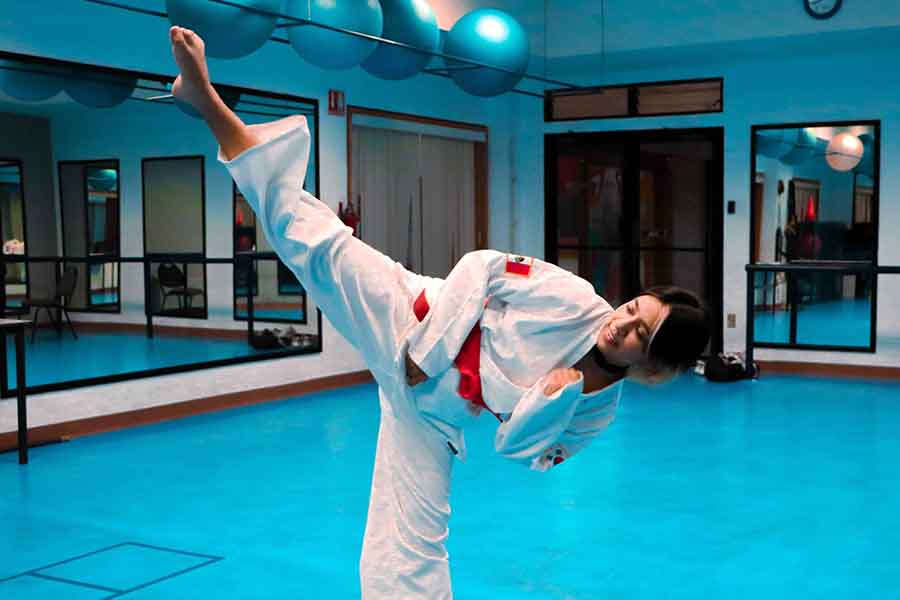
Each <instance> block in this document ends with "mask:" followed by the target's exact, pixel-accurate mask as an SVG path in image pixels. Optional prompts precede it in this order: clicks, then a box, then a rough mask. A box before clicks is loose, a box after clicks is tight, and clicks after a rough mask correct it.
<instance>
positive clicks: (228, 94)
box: [173, 85, 241, 119]
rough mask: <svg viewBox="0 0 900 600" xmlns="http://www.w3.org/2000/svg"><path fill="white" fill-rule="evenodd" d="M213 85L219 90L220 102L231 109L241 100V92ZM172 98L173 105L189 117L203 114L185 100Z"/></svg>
mask: <svg viewBox="0 0 900 600" xmlns="http://www.w3.org/2000/svg"><path fill="white" fill-rule="evenodd" d="M213 87H214V88H216V91H217V92H219V97H220V98H222V102H224V103H225V106H227V107H228V108H230V109H231V110H234V107H235V106H237V104H238V102H240V100H241V93H240V92H238V91H235V90H233V89H231V88H225V87H219V86H217V85H215V86H213ZM173 100H175V106H177V107H178V109H179V110H180V111H181V112H183V113H184V114H186V115H188V116H189V117H194V118H195V119H202V118H203V115H201V114H200V113H198V112H197V111H196V110H194V107H193V106H191V105H190V104H188V103H187V102H182V101H181V100H179V99H178V98H173Z"/></svg>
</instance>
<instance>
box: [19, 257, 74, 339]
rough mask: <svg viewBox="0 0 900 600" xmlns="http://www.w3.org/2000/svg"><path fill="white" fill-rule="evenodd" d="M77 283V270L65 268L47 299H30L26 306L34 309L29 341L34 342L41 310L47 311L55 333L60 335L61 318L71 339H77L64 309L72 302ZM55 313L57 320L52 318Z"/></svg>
mask: <svg viewBox="0 0 900 600" xmlns="http://www.w3.org/2000/svg"><path fill="white" fill-rule="evenodd" d="M77 281H78V270H77V269H76V268H75V267H66V268H65V270H64V271H63V275H62V277H61V278H60V279H59V281H57V282H56V289H55V290H54V291H53V295H52V296H50V297H49V298H32V299H31V300H30V301H29V302H28V304H29V306H30V307H31V308H34V309H35V311H34V319H33V320H32V322H31V341H32V343H33V342H34V334H35V332H36V331H37V324H38V315H39V314H41V309H44V310H46V311H47V316H48V317H49V318H50V321H51V322H52V323H53V325H54V326H55V327H56V332H57V334H59V335H62V318H63V316H65V317H66V322H67V323H68V324H69V329H71V330H72V337H74V338H75V339H76V340H77V339H78V334H77V333H75V327H74V326H73V325H72V319H70V318H69V311H68V310H67V309H66V307H67V306H68V305H69V304H71V302H72V295H73V294H74V293H75V284H76V283H77ZM54 310H55V311H57V314H58V315H59V317H58V318H56V319H54V318H53V311H54Z"/></svg>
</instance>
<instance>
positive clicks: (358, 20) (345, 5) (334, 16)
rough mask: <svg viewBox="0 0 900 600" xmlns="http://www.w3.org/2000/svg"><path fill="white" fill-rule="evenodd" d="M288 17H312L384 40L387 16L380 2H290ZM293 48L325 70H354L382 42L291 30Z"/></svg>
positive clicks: (314, 29) (321, 30)
mask: <svg viewBox="0 0 900 600" xmlns="http://www.w3.org/2000/svg"><path fill="white" fill-rule="evenodd" d="M286 12H287V14H288V15H290V16H294V17H298V18H304V19H306V18H308V17H307V15H311V20H312V21H313V23H319V24H322V25H328V26H331V27H339V28H341V29H349V30H351V31H356V32H358V33H366V34H368V35H374V36H381V32H382V27H383V24H384V16H383V14H382V12H381V3H380V2H379V1H378V0H312V3H311V4H310V3H309V2H308V0H288V5H287V11H286ZM288 38H290V40H291V45H292V46H293V47H294V50H296V52H297V54H299V55H300V57H301V58H303V59H304V60H306V61H307V62H310V63H312V64H314V65H316V66H317V67H321V68H323V69H350V68H352V67H355V66H356V65H358V64H359V63H361V62H362V61H363V60H365V59H366V58H367V57H368V56H369V55H370V54H372V52H373V51H374V50H375V46H376V45H378V42H376V41H375V40H367V39H365V38H361V37H357V36H353V35H349V34H347V33H341V32H338V31H331V30H330V29H325V28H323V27H316V26H315V25H299V26H295V27H291V28H290V29H288Z"/></svg>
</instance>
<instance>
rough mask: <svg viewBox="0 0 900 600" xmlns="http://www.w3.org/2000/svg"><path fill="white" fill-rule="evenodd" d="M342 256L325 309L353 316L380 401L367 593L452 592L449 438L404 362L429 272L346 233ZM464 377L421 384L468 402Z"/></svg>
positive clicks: (368, 597)
mask: <svg viewBox="0 0 900 600" xmlns="http://www.w3.org/2000/svg"><path fill="white" fill-rule="evenodd" d="M334 218H337V217H336V216H335V217H334ZM338 264H339V269H338V270H337V271H336V273H335V274H336V275H338V277H336V278H335V280H334V283H333V285H335V286H340V287H342V288H343V289H342V290H341V292H343V293H340V292H339V293H337V294H334V295H333V296H332V297H336V296H340V297H344V298H347V299H348V300H349V301H348V302H346V303H344V304H342V305H341V304H337V303H330V305H329V306H328V307H327V308H326V312H325V314H326V316H327V317H328V318H329V320H332V321H341V322H343V323H347V322H348V321H349V322H353V323H354V324H355V327H354V328H353V329H354V330H355V331H354V332H353V333H354V334H355V335H356V336H359V338H358V339H350V340H349V341H350V342H351V343H353V344H354V345H355V346H356V347H357V348H358V349H359V350H360V351H361V352H362V354H363V356H364V358H365V360H366V362H367V363H368V365H369V368H370V369H371V370H372V372H373V373H374V374H375V376H376V380H377V382H378V398H379V404H380V406H381V423H380V426H379V430H378V444H377V448H376V451H375V467H374V472H373V475H372V491H371V496H370V499H369V513H368V518H367V521H366V532H365V537H364V540H363V549H362V556H361V559H360V584H361V587H362V597H363V599H364V600H376V599H392V600H400V599H407V598H409V599H416V598H422V599H425V598H427V599H429V600H436V599H445V598H452V592H451V586H450V570H449V564H448V556H447V551H446V548H445V541H446V539H447V536H448V521H449V518H450V503H449V496H450V473H451V467H452V464H453V452H452V451H451V449H450V447H449V446H448V445H447V438H446V437H445V436H443V435H441V434H440V433H439V431H437V430H436V429H435V428H434V427H432V426H431V425H429V423H428V422H427V421H426V418H427V417H426V415H423V414H422V412H420V410H419V406H418V404H417V399H416V395H417V394H416V393H415V392H417V391H418V390H417V389H416V390H414V389H411V388H410V387H409V386H408V385H407V384H406V379H405V364H404V362H403V358H404V356H405V348H406V344H405V343H404V338H405V335H406V333H407V332H408V331H409V328H410V327H412V326H414V325H415V323H417V320H416V318H415V315H414V313H413V301H414V299H415V298H416V296H418V294H419V293H420V292H421V291H422V290H423V289H424V288H425V285H426V280H427V279H428V278H424V277H420V276H418V275H415V274H413V273H410V272H408V271H406V270H405V269H403V267H402V266H401V265H399V264H398V263H396V262H394V261H393V260H391V259H390V258H388V257H386V256H384V255H382V254H381V253H380V252H378V251H376V250H374V249H373V248H371V247H370V246H368V245H366V244H365V243H363V242H362V241H360V240H358V239H356V238H349V239H347V240H346V241H345V242H344V244H343V245H342V248H341V249H340V260H339V261H338ZM390 274H394V276H395V277H393V279H394V281H390V279H392V277H391V276H390ZM322 285H324V283H323V282H321V281H320V282H318V286H322ZM336 312H340V313H342V314H335V313H336ZM440 379H445V380H447V381H443V382H442V381H440ZM458 382H459V375H458V373H456V372H455V369H451V370H450V371H449V372H448V373H446V374H445V376H444V377H442V378H439V380H438V381H429V382H425V383H423V384H420V386H417V388H419V387H421V391H423V392H426V393H428V392H430V393H433V392H435V391H437V390H436V389H435V388H441V389H445V390H446V391H447V392H448V393H447V394H446V395H445V396H444V398H443V400H444V401H445V402H447V403H452V404H453V405H457V406H458V407H464V406H465V402H466V401H465V400H463V399H462V398H461V397H460V396H458V395H457V394H456V393H455V392H456V385H458ZM454 383H455V384H456V385H454ZM429 395H430V394H429ZM448 408H452V407H448ZM449 412H450V413H454V412H457V411H453V410H451V411H449Z"/></svg>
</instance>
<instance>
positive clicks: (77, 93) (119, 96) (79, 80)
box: [65, 72, 137, 108]
mask: <svg viewBox="0 0 900 600" xmlns="http://www.w3.org/2000/svg"><path fill="white" fill-rule="evenodd" d="M135 86H137V77H127V76H122V75H113V74H110V73H97V72H91V73H73V74H72V75H71V76H70V77H69V78H68V79H66V83H65V90H66V93H67V94H68V95H69V97H70V98H72V100H75V101H76V102H78V103H80V104H83V105H85V106H89V107H91V108H112V107H114V106H118V105H120V104H122V103H123V102H125V101H126V100H128V99H129V98H130V97H131V94H132V93H133V92H134V88H135Z"/></svg>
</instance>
